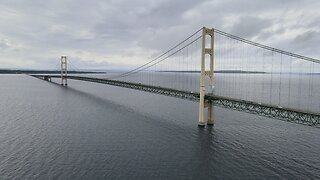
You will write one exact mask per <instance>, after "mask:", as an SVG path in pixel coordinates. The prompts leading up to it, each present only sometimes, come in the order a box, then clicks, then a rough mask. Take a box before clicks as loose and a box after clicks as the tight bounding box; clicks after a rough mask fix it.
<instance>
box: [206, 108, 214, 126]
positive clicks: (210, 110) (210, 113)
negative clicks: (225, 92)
mask: <svg viewBox="0 0 320 180" xmlns="http://www.w3.org/2000/svg"><path fill="white" fill-rule="evenodd" d="M213 117H214V116H213V105H212V103H209V104H208V121H207V125H208V126H210V125H214V118H213Z"/></svg>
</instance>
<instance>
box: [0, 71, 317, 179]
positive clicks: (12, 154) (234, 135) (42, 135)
mask: <svg viewBox="0 0 320 180" xmlns="http://www.w3.org/2000/svg"><path fill="white" fill-rule="evenodd" d="M68 83H69V87H67V88H65V87H61V86H59V85H56V84H53V83H49V82H45V81H41V80H39V79H36V78H32V77H29V76H26V75H1V76H0V84H1V86H0V98H1V101H0V179H50V178H51V179H116V178H117V179H320V154H319V149H320V129H319V128H314V127H308V126H304V125H299V124H294V123H288V122H284V121H279V120H275V119H270V118H265V117H260V116H256V115H251V114H247V113H243V112H237V111H233V110H229V109H224V108H219V107H215V108H214V118H215V122H216V123H215V126H214V127H212V128H210V127H206V128H203V129H202V128H198V127H197V122H198V103H196V102H191V101H186V100H182V99H177V98H172V97H166V96H162V95H156V94H151V93H146V92H140V91H136V90H130V89H125V88H119V87H112V86H107V85H103V84H94V83H88V82H79V81H71V80H70V81H69V82H68ZM315 110H317V109H315Z"/></svg>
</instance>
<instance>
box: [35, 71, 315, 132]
mask: <svg viewBox="0 0 320 180" xmlns="http://www.w3.org/2000/svg"><path fill="white" fill-rule="evenodd" d="M31 76H33V77H36V78H39V79H43V80H46V81H51V78H61V76H60V75H31ZM68 79H72V80H79V81H87V82H94V83H100V84H108V85H112V86H119V87H125V88H130V89H136V90H140V91H146V92H151V93H156V94H162V95H166V96H172V97H177V98H182V99H187V100H192V101H199V93H196V92H189V91H183V90H177V89H171V88H164V87H159V86H150V85H145V84H140V83H132V82H123V81H116V80H110V79H102V78H94V77H82V76H68ZM205 101H206V103H213V104H214V105H216V106H221V107H224V108H229V109H233V110H237V111H243V112H247V113H251V114H257V115H260V116H265V117H269V118H275V119H280V120H284V121H288V122H294V123H299V124H304V125H309V126H315V127H318V128H319V127H320V114H319V113H314V112H307V111H301V110H298V109H291V108H286V107H279V106H274V105H269V104H261V103H256V102H251V101H245V100H238V99H233V98H228V97H222V96H217V95H214V94H207V95H206V96H205Z"/></svg>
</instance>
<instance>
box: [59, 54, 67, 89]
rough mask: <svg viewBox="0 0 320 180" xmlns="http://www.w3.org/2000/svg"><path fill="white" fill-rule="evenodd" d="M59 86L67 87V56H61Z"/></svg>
mask: <svg viewBox="0 0 320 180" xmlns="http://www.w3.org/2000/svg"><path fill="white" fill-rule="evenodd" d="M60 62H61V85H62V86H67V85H68V83H67V74H68V71H67V56H61V60H60Z"/></svg>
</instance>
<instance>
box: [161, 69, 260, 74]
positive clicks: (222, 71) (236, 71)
mask: <svg viewBox="0 0 320 180" xmlns="http://www.w3.org/2000/svg"><path fill="white" fill-rule="evenodd" d="M157 72H174V73H200V71H157ZM214 73H246V74H247V73H249V74H266V72H262V71H240V70H215V71H214Z"/></svg>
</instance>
